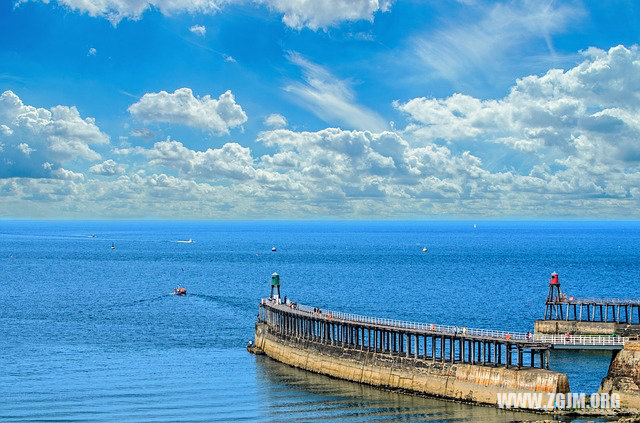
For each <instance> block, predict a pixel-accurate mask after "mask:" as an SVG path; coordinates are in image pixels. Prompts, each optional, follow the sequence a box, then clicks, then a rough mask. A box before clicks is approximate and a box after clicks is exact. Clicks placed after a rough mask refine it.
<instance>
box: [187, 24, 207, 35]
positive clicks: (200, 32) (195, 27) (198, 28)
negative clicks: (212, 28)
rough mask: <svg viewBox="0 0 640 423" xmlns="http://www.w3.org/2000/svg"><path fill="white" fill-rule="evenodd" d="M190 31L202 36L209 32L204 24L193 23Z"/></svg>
mask: <svg viewBox="0 0 640 423" xmlns="http://www.w3.org/2000/svg"><path fill="white" fill-rule="evenodd" d="M189 31H191V32H193V33H194V34H196V35H198V36H200V37H204V36H205V35H206V34H207V28H206V27H205V26H204V25H193V26H192V27H191V28H189Z"/></svg>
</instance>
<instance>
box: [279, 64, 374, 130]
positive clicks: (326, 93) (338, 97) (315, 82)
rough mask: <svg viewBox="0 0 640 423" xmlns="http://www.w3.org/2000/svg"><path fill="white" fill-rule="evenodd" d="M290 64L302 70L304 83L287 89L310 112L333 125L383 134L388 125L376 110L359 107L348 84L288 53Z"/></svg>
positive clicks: (289, 86)
mask: <svg viewBox="0 0 640 423" xmlns="http://www.w3.org/2000/svg"><path fill="white" fill-rule="evenodd" d="M287 58H288V59H289V61H290V62H291V63H293V64H295V65H297V66H299V67H300V69H301V70H302V75H303V79H304V82H294V83H292V84H289V85H287V86H286V87H285V88H284V89H285V90H286V91H288V92H290V93H292V94H293V95H295V99H296V100H297V101H298V102H299V103H300V104H301V105H302V106H303V107H306V108H307V109H308V110H309V111H311V112H312V113H314V114H315V115H317V116H318V117H319V118H321V119H322V120H324V121H325V122H327V123H329V124H330V125H332V124H336V123H340V124H344V125H347V126H348V127H350V128H355V129H368V130H371V131H381V130H384V129H385V128H386V123H385V121H384V119H382V117H380V116H379V115H378V114H377V113H375V112H374V111H373V110H370V109H368V108H366V107H364V106H361V105H359V104H357V102H356V99H355V93H354V92H353V89H352V88H351V87H350V86H349V84H348V83H347V82H345V81H343V80H341V79H339V78H337V77H335V76H334V75H333V74H331V72H329V71H328V70H327V69H325V68H324V67H322V66H320V65H317V64H315V63H312V62H310V61H309V60H307V59H306V58H304V57H303V56H302V55H300V54H299V53H296V52H289V53H288V55H287Z"/></svg>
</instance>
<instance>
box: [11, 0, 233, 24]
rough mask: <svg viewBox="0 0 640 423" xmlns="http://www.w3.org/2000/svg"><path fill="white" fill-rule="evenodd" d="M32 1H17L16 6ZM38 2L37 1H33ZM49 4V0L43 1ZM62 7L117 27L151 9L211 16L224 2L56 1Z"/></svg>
mask: <svg viewBox="0 0 640 423" xmlns="http://www.w3.org/2000/svg"><path fill="white" fill-rule="evenodd" d="M28 1H30V0H17V1H16V4H18V5H19V4H21V3H27V2H28ZM32 1H36V0H32ZM41 1H43V2H44V3H48V2H49V0H41ZM56 1H57V3H58V4H59V5H61V6H65V7H68V8H69V9H71V10H74V11H78V12H81V13H86V14H88V15H89V16H93V17H102V18H106V19H108V20H109V21H110V22H111V23H112V24H113V25H117V24H118V22H120V21H121V20H122V19H133V20H138V19H140V18H141V17H142V15H143V14H144V12H146V11H147V10H149V9H151V8H156V9H158V10H160V12H162V13H163V14H165V15H173V14H176V13H194V14H195V13H205V14H211V13H215V12H216V11H218V10H219V8H220V5H221V4H222V3H224V2H225V1H224V0H219V1H218V0H56Z"/></svg>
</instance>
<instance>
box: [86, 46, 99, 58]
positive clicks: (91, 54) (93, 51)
mask: <svg viewBox="0 0 640 423" xmlns="http://www.w3.org/2000/svg"><path fill="white" fill-rule="evenodd" d="M96 54H98V50H96V49H95V48H94V47H91V48H90V49H89V52H88V53H87V56H95V55H96Z"/></svg>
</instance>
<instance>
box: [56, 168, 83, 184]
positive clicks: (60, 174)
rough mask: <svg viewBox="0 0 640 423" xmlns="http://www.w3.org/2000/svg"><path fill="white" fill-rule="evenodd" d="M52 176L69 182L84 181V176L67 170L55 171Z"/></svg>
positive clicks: (59, 169)
mask: <svg viewBox="0 0 640 423" xmlns="http://www.w3.org/2000/svg"><path fill="white" fill-rule="evenodd" d="M51 175H52V176H53V177H54V178H57V179H64V180H68V181H78V182H79V181H84V175H83V174H82V173H79V172H74V171H72V170H67V169H63V168H61V167H60V168H58V169H55V170H53V171H52V172H51Z"/></svg>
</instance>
